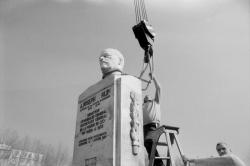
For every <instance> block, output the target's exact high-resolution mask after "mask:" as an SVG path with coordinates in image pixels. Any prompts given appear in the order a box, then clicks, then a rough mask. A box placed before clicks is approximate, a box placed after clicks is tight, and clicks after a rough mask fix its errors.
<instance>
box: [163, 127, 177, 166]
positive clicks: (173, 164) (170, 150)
mask: <svg viewBox="0 0 250 166" xmlns="http://www.w3.org/2000/svg"><path fill="white" fill-rule="evenodd" d="M165 136H166V141H167V143H168V151H169V153H170V163H171V166H175V162H174V158H173V156H174V154H173V152H172V145H171V141H170V136H169V132H168V131H165Z"/></svg>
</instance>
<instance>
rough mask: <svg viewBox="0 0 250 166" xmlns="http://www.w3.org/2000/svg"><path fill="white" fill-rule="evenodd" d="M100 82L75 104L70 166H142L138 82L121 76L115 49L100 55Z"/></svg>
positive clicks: (119, 63) (119, 61)
mask: <svg viewBox="0 0 250 166" xmlns="http://www.w3.org/2000/svg"><path fill="white" fill-rule="evenodd" d="M99 61H100V66H101V70H102V74H103V79H102V80H101V81H99V82H98V83H96V84H95V85H92V86H90V87H89V88H88V89H87V90H86V91H84V92H83V93H82V94H81V95H80V96H79V100H78V111H77V121H76V132H75V142H74V154H73V165H74V166H128V165H129V166H145V154H144V143H143V120H142V117H143V116H142V92H141V81H140V80H139V79H137V78H136V77H134V76H130V75H123V74H122V70H123V65H124V59H123V56H122V54H121V53H120V52H119V51H118V50H115V49H106V50H104V51H103V52H102V53H101V56H100V59H99Z"/></svg>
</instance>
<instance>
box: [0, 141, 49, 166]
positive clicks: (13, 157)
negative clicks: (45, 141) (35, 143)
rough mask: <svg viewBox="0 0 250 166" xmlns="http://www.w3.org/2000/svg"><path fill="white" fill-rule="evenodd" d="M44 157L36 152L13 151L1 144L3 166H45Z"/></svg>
mask: <svg viewBox="0 0 250 166" xmlns="http://www.w3.org/2000/svg"><path fill="white" fill-rule="evenodd" d="M43 160H44V155H43V154H39V153H34V152H27V151H23V150H17V149H12V148H11V146H8V145H6V144H0V165H1V166H43Z"/></svg>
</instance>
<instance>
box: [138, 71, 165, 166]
mask: <svg viewBox="0 0 250 166" xmlns="http://www.w3.org/2000/svg"><path fill="white" fill-rule="evenodd" d="M149 76H150V77H151V79H152V80H153V82H154V85H155V98H154V99H150V98H149V97H148V96H147V95H146V96H145V97H144V103H143V130H144V146H145V147H146V150H147V152H148V156H150V154H151V149H152V143H153V142H152V140H149V139H147V135H150V133H152V132H154V131H155V130H156V128H157V127H159V126H160V116H161V112H160V97H161V96H160V94H161V87H160V84H159V82H158V81H157V80H156V78H155V77H154V76H153V75H152V74H151V73H150V74H149ZM155 156H159V153H158V152H157V150H156V152H155ZM154 166H164V164H163V162H162V160H155V162H154Z"/></svg>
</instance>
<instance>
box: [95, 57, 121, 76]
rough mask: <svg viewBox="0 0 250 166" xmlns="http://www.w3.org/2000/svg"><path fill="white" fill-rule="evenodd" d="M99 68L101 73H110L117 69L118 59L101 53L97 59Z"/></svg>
mask: <svg viewBox="0 0 250 166" xmlns="http://www.w3.org/2000/svg"><path fill="white" fill-rule="evenodd" d="M99 62H100V66H101V70H102V73H103V74H105V73H108V72H110V71H114V70H117V69H119V65H120V58H119V57H118V56H117V55H115V54H112V53H109V52H103V53H102V55H101V56H100V58H99Z"/></svg>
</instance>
